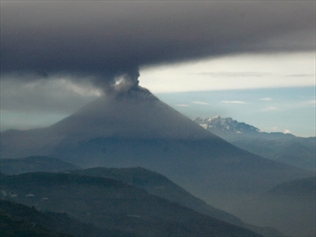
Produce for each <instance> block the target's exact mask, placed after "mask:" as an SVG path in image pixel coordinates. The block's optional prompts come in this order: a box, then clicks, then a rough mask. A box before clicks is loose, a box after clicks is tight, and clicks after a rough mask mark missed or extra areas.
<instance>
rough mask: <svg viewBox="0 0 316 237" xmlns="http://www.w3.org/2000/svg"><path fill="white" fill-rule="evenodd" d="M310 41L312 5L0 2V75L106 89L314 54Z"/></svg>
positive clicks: (313, 8)
mask: <svg viewBox="0 0 316 237" xmlns="http://www.w3.org/2000/svg"><path fill="white" fill-rule="evenodd" d="M314 34H315V3H314V2H313V1H309V2H307V1H306V2H298V1H293V2H291V1H286V2H285V1H281V2H272V1H268V2H263V1H258V2H248V1H247V2H179V1H178V2H177V1H175V2H166V1H162V2H145V1H140V2H126V1H124V2H123V1H110V2H103V1H97V2H75V1H71V2H64V1H57V2H54V1H47V2H44V1H34V2H1V71H2V75H5V77H6V78H8V76H7V75H9V74H11V73H12V74H11V75H15V76H16V75H18V74H19V73H20V75H24V76H22V77H23V78H24V79H25V80H31V79H45V78H50V76H51V75H56V74H58V75H71V78H83V77H86V78H90V80H92V81H93V83H94V84H95V85H97V86H102V87H106V85H108V84H113V82H114V78H115V77H117V76H122V75H125V78H128V81H131V80H132V81H134V82H135V83H137V78H138V68H139V67H141V66H144V65H152V64H160V63H168V62H175V61H183V60H194V59H197V58H202V57H209V56H217V55H223V54H233V53H240V52H286V51H310V50H314V47H315V41H314V40H315V37H314ZM21 73H23V74H21ZM25 73H29V75H31V76H25V75H26V74H25Z"/></svg>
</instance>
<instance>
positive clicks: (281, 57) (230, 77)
mask: <svg viewBox="0 0 316 237" xmlns="http://www.w3.org/2000/svg"><path fill="white" fill-rule="evenodd" d="M289 75H291V76H289ZM293 75H294V76H293ZM139 80H140V85H141V86H144V87H146V88H148V89H149V90H151V91H152V92H153V93H163V92H185V91H216V90H241V89H260V88H284V87H307V86H315V53H314V52H312V53H287V54H256V55H254V54H240V55H235V56H227V57H219V58H213V59H205V60H200V61H191V62H186V63H179V64H168V65H160V66H156V67H147V68H146V67H144V68H141V69H140V78H139Z"/></svg>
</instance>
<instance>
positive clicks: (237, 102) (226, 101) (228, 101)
mask: <svg viewBox="0 0 316 237" xmlns="http://www.w3.org/2000/svg"><path fill="white" fill-rule="evenodd" d="M221 103H222V104H248V103H247V102H244V101H240V100H223V101H221Z"/></svg>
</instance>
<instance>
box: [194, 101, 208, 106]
mask: <svg viewBox="0 0 316 237" xmlns="http://www.w3.org/2000/svg"><path fill="white" fill-rule="evenodd" d="M191 104H197V105H209V103H206V102H202V101H192V102H191Z"/></svg>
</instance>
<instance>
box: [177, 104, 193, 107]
mask: <svg viewBox="0 0 316 237" xmlns="http://www.w3.org/2000/svg"><path fill="white" fill-rule="evenodd" d="M175 106H178V107H190V105H187V104H176V105H175Z"/></svg>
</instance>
